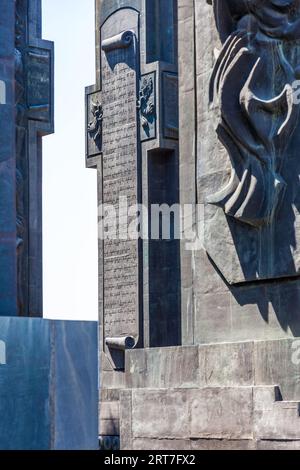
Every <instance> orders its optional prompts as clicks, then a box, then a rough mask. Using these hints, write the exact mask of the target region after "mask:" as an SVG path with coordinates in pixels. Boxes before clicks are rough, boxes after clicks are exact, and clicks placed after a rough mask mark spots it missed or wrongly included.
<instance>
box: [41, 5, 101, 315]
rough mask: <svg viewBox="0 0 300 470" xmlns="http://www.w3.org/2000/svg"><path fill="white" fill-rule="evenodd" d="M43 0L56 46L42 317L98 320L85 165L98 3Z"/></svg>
mask: <svg viewBox="0 0 300 470" xmlns="http://www.w3.org/2000/svg"><path fill="white" fill-rule="evenodd" d="M42 3H43V38H44V39H49V40H52V41H54V43H55V134H54V135H52V136H49V137H45V138H44V139H43V243H44V317H46V318H55V319H68V320H73V319H76V320H96V319H97V302H98V298H97V297H98V294H97V193H96V189H97V188H96V171H95V170H91V169H85V162H84V158H85V137H84V87H85V86H87V85H92V84H93V83H94V82H95V59H94V54H95V52H94V47H95V33H94V0H43V2H42Z"/></svg>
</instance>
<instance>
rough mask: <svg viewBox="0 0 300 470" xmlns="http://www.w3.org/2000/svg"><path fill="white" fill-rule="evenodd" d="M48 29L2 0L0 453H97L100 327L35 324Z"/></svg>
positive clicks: (33, 4)
mask: <svg viewBox="0 0 300 470" xmlns="http://www.w3.org/2000/svg"><path fill="white" fill-rule="evenodd" d="M41 23H42V18H41V1H40V0H0V260H1V262H0V415H1V423H0V449H3V450H30V449H36V450H45V449H66V450H68V449H96V448H97V440H98V436H97V406H98V396H97V395H98V393H97V324H96V322H64V321H50V320H45V319H43V318H29V317H42V137H43V136H45V135H47V134H50V133H51V132H53V110H54V108H53V101H54V93H53V84H54V80H53V69H54V55H53V49H54V47H53V43H52V42H49V41H45V40H43V39H42V34H41ZM57 261H58V263H59V260H57ZM20 317H23V318H20Z"/></svg>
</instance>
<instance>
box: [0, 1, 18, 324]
mask: <svg viewBox="0 0 300 470" xmlns="http://www.w3.org/2000/svg"><path fill="white" fill-rule="evenodd" d="M0 6H1V16H0V38H1V40H0V93H1V95H0V178H1V185H0V260H1V262H0V284H1V287H0V315H17V301H16V299H17V282H16V280H17V252H16V207H15V206H16V204H15V197H16V196H15V195H16V170H15V169H16V157H15V154H16V152H15V127H14V113H15V92H14V79H15V65H14V64H15V34H14V31H15V6H14V2H6V1H5V0H2V1H1V3H0Z"/></svg>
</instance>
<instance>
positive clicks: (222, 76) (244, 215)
mask: <svg viewBox="0 0 300 470" xmlns="http://www.w3.org/2000/svg"><path fill="white" fill-rule="evenodd" d="M208 3H210V4H212V5H213V8H214V15H215V20H216V25H217V28H218V31H219V35H220V39H221V41H222V43H223V48H222V50H221V52H220V54H219V56H218V58H217V61H216V64H215V67H214V69H213V73H212V77H211V83H210V102H211V105H212V106H214V107H215V108H216V109H217V110H219V122H218V126H217V133H218V136H219V139H220V141H221V142H222V144H223V145H224V146H225V148H226V149H227V151H228V154H229V157H230V160H231V164H232V172H231V177H230V181H229V182H228V184H227V186H226V187H224V188H222V189H221V190H220V191H219V192H217V193H215V194H213V195H210V196H209V197H208V198H207V202H208V203H210V204H215V205H218V206H221V207H222V208H223V209H224V211H225V213H226V214H227V215H229V216H232V217H234V218H235V219H237V220H239V221H241V222H244V223H247V224H250V225H252V226H255V227H259V226H262V225H265V224H269V223H271V222H272V221H273V219H274V215H275V213H276V209H277V207H278V206H279V203H280V200H281V197H282V195H283V193H284V190H285V187H286V182H285V181H284V180H283V178H282V176H281V171H282V167H283V164H284V162H285V159H286V149H287V146H288V144H289V140H290V138H291V136H292V135H293V133H294V130H295V127H296V124H297V122H298V118H299V106H298V104H297V103H296V102H295V99H294V93H293V92H294V90H293V84H294V82H295V81H296V80H297V79H298V78H299V71H300V69H299V67H298V64H297V61H296V59H295V57H296V54H293V41H296V40H298V39H299V38H300V0H213V1H211V0H208Z"/></svg>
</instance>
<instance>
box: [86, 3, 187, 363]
mask: <svg viewBox="0 0 300 470" xmlns="http://www.w3.org/2000/svg"><path fill="white" fill-rule="evenodd" d="M140 21H141V19H140V15H139V12H138V11H136V10H135V9H133V8H122V9H120V10H117V11H115V12H114V13H113V14H112V15H110V16H109V17H108V18H107V19H106V21H104V23H103V24H102V26H101V28H100V47H99V49H100V50H99V54H100V67H99V73H100V76H99V80H98V87H94V86H93V87H89V88H87V90H86V164H87V166H88V167H96V168H97V169H98V173H99V197H98V201H99V203H100V204H101V203H102V204H103V205H110V206H113V207H114V208H115V211H116V213H117V214H118V211H119V201H120V198H123V200H124V198H126V202H127V206H128V207H132V206H134V205H137V204H140V203H144V204H146V205H147V204H148V183H147V181H146V179H147V174H148V170H147V159H148V153H149V154H150V152H151V151H155V150H163V149H170V148H172V149H174V148H175V147H176V146H177V139H178V123H177V121H178V112H177V75H176V70H175V67H174V66H173V65H171V64H167V63H163V62H159V61H157V62H151V63H148V64H147V63H146V61H145V58H144V54H143V53H142V46H141V44H142V43H143V42H144V38H142V35H143V34H144V29H143V28H141V27H140ZM131 215H132V214H131ZM122 235H123V236H122V237H121V238H122V239H116V240H106V239H104V240H103V241H102V240H101V239H102V238H103V236H102V234H101V237H100V263H99V271H100V272H99V275H100V285H99V291H100V326H101V339H100V341H101V342H102V344H103V346H104V351H105V353H106V355H107V357H108V358H109V360H110V362H111V364H112V365H113V367H114V368H115V369H122V368H123V367H124V350H125V349H126V348H128V347H136V346H137V347H138V346H143V345H144V344H145V343H144V338H145V337H147V336H148V333H147V330H148V325H149V321H148V320H146V322H144V321H142V317H143V314H144V312H148V306H147V303H148V300H147V296H148V292H147V286H145V282H144V280H145V279H146V278H147V265H148V264H147V241H144V242H143V241H142V240H136V239H134V240H132V239H126V233H125V234H124V233H122ZM145 325H147V326H145Z"/></svg>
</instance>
